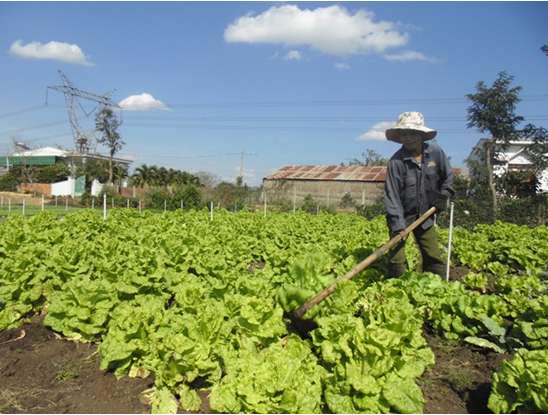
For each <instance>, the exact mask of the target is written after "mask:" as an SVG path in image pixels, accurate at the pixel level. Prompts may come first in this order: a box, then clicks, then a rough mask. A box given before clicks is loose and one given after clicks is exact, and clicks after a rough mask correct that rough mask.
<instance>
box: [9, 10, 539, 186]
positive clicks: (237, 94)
mask: <svg viewBox="0 0 548 415" xmlns="http://www.w3.org/2000/svg"><path fill="white" fill-rule="evenodd" d="M547 21H548V3H430V2H428V3H414V2H405V3H400V2H388V3H379V2H374V3H362V2H359V3H358V2H356V3H344V2H342V3H333V2H322V3H313V2H307V3H291V2H284V3H266V2H264V3H250V2H246V3H236V2H223V3H160V4H159V3H45V2H44V3H0V68H1V73H2V77H1V78H0V91H2V92H1V94H0V153H5V152H6V151H9V150H10V143H11V138H12V137H16V138H18V139H20V140H23V141H28V142H29V143H31V144H32V145H33V146H45V145H61V146H64V147H66V148H72V146H73V144H72V137H71V135H70V128H69V124H68V121H67V116H66V112H65V109H64V100H63V97H62V95H60V94H59V93H57V92H50V94H49V99H48V102H49V105H48V106H47V107H45V106H43V104H44V100H45V91H46V86H48V85H58V84H60V79H59V76H58V73H57V70H58V69H61V70H62V71H63V72H65V73H66V74H67V76H68V77H69V78H70V79H71V80H72V81H73V83H74V84H75V85H76V86H77V87H79V88H81V89H84V90H87V91H92V92H96V93H103V92H107V91H110V90H114V89H115V92H114V95H113V99H114V100H115V101H116V102H125V103H126V104H125V105H126V110H124V111H123V120H124V124H123V126H122V128H121V132H122V134H123V137H124V140H125V141H126V145H125V147H124V149H123V150H122V154H127V155H131V156H133V157H135V160H136V161H135V165H139V164H141V163H147V164H157V165H164V166H166V167H173V168H179V169H184V170H188V171H193V172H196V171H200V170H205V171H209V172H211V173H214V174H216V175H218V176H219V177H220V178H223V179H227V180H233V179H234V178H235V176H237V175H238V171H239V163H240V157H239V155H237V153H239V152H241V151H245V152H247V153H251V154H250V155H248V156H246V157H245V163H244V165H245V173H246V181H247V182H248V183H250V184H257V183H260V180H261V179H262V177H264V176H266V175H268V174H269V173H270V172H272V171H273V170H275V169H276V168H278V167H281V166H283V165H286V164H338V163H340V162H345V161H348V160H349V159H351V158H354V157H359V156H360V154H361V153H362V152H363V151H364V150H365V149H366V148H371V149H374V150H376V151H378V152H380V153H381V154H383V155H385V156H390V155H391V154H392V153H393V152H394V151H396V150H397V148H398V146H397V145H396V144H394V143H390V142H386V141H385V140H382V139H379V134H380V136H382V129H383V128H385V126H386V125H388V123H390V122H393V121H395V120H396V119H397V116H398V114H399V113H401V112H404V111H421V112H423V113H424V115H425V118H426V123H427V125H428V126H429V127H432V128H436V129H438V131H439V133H438V142H439V143H440V145H441V146H442V147H443V148H444V149H445V150H446V152H447V153H448V155H449V156H450V157H451V159H452V162H453V165H455V166H462V165H463V163H464V159H465V158H466V156H467V155H468V154H469V152H470V150H471V148H472V146H473V145H474V144H475V143H476V142H477V140H478V139H479V138H481V134H479V133H478V132H477V131H474V130H470V129H467V128H466V107H467V105H468V103H467V101H466V99H465V98H464V96H465V94H467V93H470V92H473V91H474V88H475V85H476V83H477V82H478V81H479V80H484V81H486V82H488V83H491V82H492V81H493V80H494V79H495V78H496V75H497V73H498V72H500V71H502V70H506V71H508V72H509V73H510V74H512V75H513V76H515V83H516V84H518V85H521V86H522V87H523V91H522V97H523V101H522V102H521V103H520V105H519V107H518V112H519V113H520V114H522V115H524V116H525V117H526V120H527V121H531V122H533V123H535V124H537V125H543V126H548V56H546V55H544V54H543V53H542V52H541V51H540V47H541V46H542V45H543V44H546V43H548V24H546V22H547ZM50 42H58V43H55V44H54V43H50ZM71 45H72V46H71ZM142 94H148V95H142ZM129 97H133V98H129ZM143 97H145V99H143ZM128 98H129V99H128ZM124 100H125V101H124ZM128 103H131V105H130V104H128ZM139 103H140V104H141V109H143V108H148V110H146V111H145V110H141V111H134V110H131V109H135V105H136V104H139ZM127 105H130V107H129V108H128V107H127ZM30 107H33V109H32V110H29V111H22V112H20V113H18V114H14V115H10V113H13V112H19V110H22V109H27V108H30ZM34 107H36V108H34ZM154 107H156V108H154ZM84 108H85V109H86V110H91V109H93V106H92V105H89V104H86V105H84ZM82 125H83V127H84V128H87V129H91V128H92V125H93V116H91V117H87V118H86V116H85V115H83V114H82ZM375 127H376V129H375Z"/></svg>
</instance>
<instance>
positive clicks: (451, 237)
mask: <svg viewBox="0 0 548 415" xmlns="http://www.w3.org/2000/svg"><path fill="white" fill-rule="evenodd" d="M454 206H455V203H454V202H451V208H450V209H451V211H450V214H449V241H448V242H447V268H446V269H445V280H446V281H449V269H450V268H449V266H450V264H451V242H452V239H453V208H454Z"/></svg>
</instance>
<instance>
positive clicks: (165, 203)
mask: <svg viewBox="0 0 548 415" xmlns="http://www.w3.org/2000/svg"><path fill="white" fill-rule="evenodd" d="M166 210H167V200H165V199H164V213H166Z"/></svg>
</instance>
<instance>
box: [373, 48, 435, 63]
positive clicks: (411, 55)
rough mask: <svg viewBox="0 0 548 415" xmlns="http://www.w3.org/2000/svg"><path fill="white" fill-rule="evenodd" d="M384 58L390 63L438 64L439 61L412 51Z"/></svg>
mask: <svg viewBox="0 0 548 415" xmlns="http://www.w3.org/2000/svg"><path fill="white" fill-rule="evenodd" d="M384 58H385V59H386V60H389V61H392V62H409V61H422V62H428V63H439V59H436V58H429V57H428V56H425V55H424V54H422V53H421V52H416V51H414V50H405V51H403V52H398V53H391V54H386V55H384Z"/></svg>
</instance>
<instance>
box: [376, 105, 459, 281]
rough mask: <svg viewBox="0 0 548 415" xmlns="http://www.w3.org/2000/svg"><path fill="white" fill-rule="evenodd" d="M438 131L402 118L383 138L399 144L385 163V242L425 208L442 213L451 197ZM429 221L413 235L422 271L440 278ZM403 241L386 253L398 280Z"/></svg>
mask: <svg viewBox="0 0 548 415" xmlns="http://www.w3.org/2000/svg"><path fill="white" fill-rule="evenodd" d="M436 133H437V131H436V130H433V129H431V128H428V127H426V126H425V125H424V117H423V115H422V114H421V113H420V112H404V113H403V114H401V115H400V117H399V119H398V122H397V123H396V125H395V126H394V127H393V128H389V129H388V130H386V132H385V134H386V138H387V139H388V140H390V141H394V142H396V143H400V144H402V146H401V148H400V149H399V150H398V151H396V153H395V154H394V155H393V156H392V158H391V159H390V161H389V162H388V169H387V174H386V182H385V185H384V206H385V208H386V218H387V222H388V228H389V229H390V236H391V237H393V236H395V235H396V234H398V233H401V232H402V231H403V230H404V229H405V228H406V227H407V226H409V225H410V224H411V223H412V222H414V221H415V220H416V219H417V218H418V217H419V216H420V215H422V214H423V213H424V212H426V211H427V210H428V209H429V208H430V207H432V206H435V207H436V209H437V211H441V210H442V209H444V208H445V207H446V205H447V201H448V199H449V197H450V196H451V195H453V193H454V192H453V189H452V188H451V186H452V183H453V174H452V172H451V167H450V165H449V160H448V159H447V156H446V155H445V153H444V152H443V150H442V149H441V148H440V146H438V144H436V143H435V142H429V140H431V139H433V138H434V137H435V136H436ZM433 225H434V219H433V218H432V217H430V218H428V219H427V220H426V221H425V222H423V223H422V225H420V226H419V227H417V228H416V229H415V230H414V231H413V233H414V235H415V239H416V241H417V243H418V246H419V249H420V252H421V256H422V270H423V271H424V272H427V271H428V272H433V273H435V274H438V275H442V276H443V275H444V272H445V261H444V260H443V257H442V253H441V251H440V247H439V245H438V238H437V235H436V230H435V229H434V226H433ZM404 248H405V240H402V241H401V242H400V243H399V244H398V245H396V246H395V247H394V249H393V250H392V251H391V253H390V255H389V259H388V261H389V262H388V264H389V265H388V274H389V276H390V277H397V276H399V275H401V274H403V273H404V272H405V271H406V270H407V262H406V259H405V249H404Z"/></svg>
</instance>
